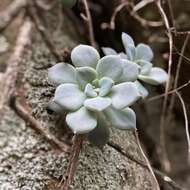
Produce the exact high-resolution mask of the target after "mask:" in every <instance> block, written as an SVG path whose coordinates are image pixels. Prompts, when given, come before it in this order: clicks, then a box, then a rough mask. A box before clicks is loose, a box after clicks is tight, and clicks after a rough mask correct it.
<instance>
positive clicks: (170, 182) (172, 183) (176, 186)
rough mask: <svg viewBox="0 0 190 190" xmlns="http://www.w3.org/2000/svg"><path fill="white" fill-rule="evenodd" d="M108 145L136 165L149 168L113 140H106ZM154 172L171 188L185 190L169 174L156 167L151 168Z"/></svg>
mask: <svg viewBox="0 0 190 190" xmlns="http://www.w3.org/2000/svg"><path fill="white" fill-rule="evenodd" d="M107 144H108V146H110V147H112V148H113V149H115V150H116V151H118V152H119V153H120V154H122V155H123V156H125V157H127V158H128V159H129V160H131V161H133V162H135V163H137V164H138V165H140V166H142V167H143V168H146V169H148V170H149V168H148V166H147V164H145V163H144V162H143V161H141V160H139V159H137V158H135V157H134V156H133V155H131V154H130V153H129V152H127V151H125V150H123V149H122V148H121V147H120V146H119V145H118V144H116V143H114V142H111V141H110V142H108V143H107ZM152 169H153V171H154V173H155V174H156V175H157V176H158V177H159V178H160V179H161V180H162V181H163V182H164V183H167V184H168V185H170V186H171V187H172V188H174V189H176V190H185V189H183V188H182V187H181V186H180V185H179V184H177V183H176V182H175V181H174V180H172V179H171V178H170V177H169V176H167V175H166V174H165V173H163V172H161V171H159V170H158V169H155V168H152Z"/></svg>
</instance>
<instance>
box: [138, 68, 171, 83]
mask: <svg viewBox="0 0 190 190" xmlns="http://www.w3.org/2000/svg"><path fill="white" fill-rule="evenodd" d="M138 77H139V79H140V80H142V81H144V82H146V83H149V84H152V85H159V84H163V83H165V82H166V81H167V80H168V74H167V73H166V71H164V70H163V69H161V68H159V67H153V68H152V69H151V71H150V73H149V74H148V75H139V76H138Z"/></svg>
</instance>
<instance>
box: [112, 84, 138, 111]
mask: <svg viewBox="0 0 190 190" xmlns="http://www.w3.org/2000/svg"><path fill="white" fill-rule="evenodd" d="M140 97H141V96H140V93H139V91H138V89H137V87H136V85H135V84H134V83H133V82H125V83H121V84H118V85H115V86H114V87H113V88H112V94H111V98H112V105H113V106H114V107H115V108H116V109H123V108H126V107H128V106H130V105H132V104H133V103H134V102H136V101H137V100H138V99H139V98H140Z"/></svg>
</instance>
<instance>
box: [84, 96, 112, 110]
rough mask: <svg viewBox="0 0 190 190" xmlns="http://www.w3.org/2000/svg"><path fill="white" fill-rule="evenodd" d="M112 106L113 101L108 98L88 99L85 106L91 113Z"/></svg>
mask: <svg viewBox="0 0 190 190" xmlns="http://www.w3.org/2000/svg"><path fill="white" fill-rule="evenodd" d="M110 105H111V99H110V98H106V97H99V96H98V97H96V98H90V99H86V100H85V102H84V106H85V107H86V108H87V109H89V110H91V111H98V112H99V111H102V110H104V109H106V108H107V107H109V106H110Z"/></svg>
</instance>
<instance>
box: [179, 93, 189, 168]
mask: <svg viewBox="0 0 190 190" xmlns="http://www.w3.org/2000/svg"><path fill="white" fill-rule="evenodd" d="M176 94H177V96H178V98H179V100H180V102H181V105H182V108H183V114H184V118H185V132H186V137H187V145H188V159H187V161H188V164H190V135H189V121H188V117H187V110H186V107H185V102H184V100H183V98H182V96H181V94H180V93H179V92H178V91H177V92H176Z"/></svg>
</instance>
